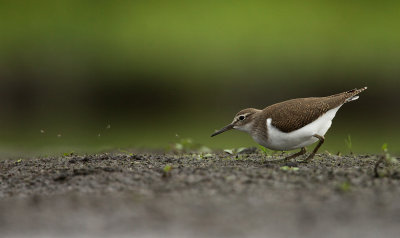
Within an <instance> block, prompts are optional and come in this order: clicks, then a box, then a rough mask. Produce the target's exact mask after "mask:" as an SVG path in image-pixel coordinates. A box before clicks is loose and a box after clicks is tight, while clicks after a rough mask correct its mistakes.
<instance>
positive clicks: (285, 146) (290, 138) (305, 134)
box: [254, 105, 341, 150]
mask: <svg viewBox="0 0 400 238" xmlns="http://www.w3.org/2000/svg"><path fill="white" fill-rule="evenodd" d="M340 107H341V105H340V106H339V107H336V108H334V109H331V110H329V111H328V112H326V113H325V114H324V115H323V116H321V117H319V118H318V119H317V120H315V121H313V122H312V123H310V124H308V125H307V126H304V127H302V128H300V129H297V130H295V131H292V132H289V133H286V132H282V131H280V130H279V129H277V128H276V127H274V126H273V125H272V119H271V118H268V119H267V122H266V123H267V129H268V140H267V141H259V140H258V138H254V140H255V141H256V142H257V143H259V144H260V145H262V146H265V147H267V148H269V149H272V150H294V149H297V148H301V147H304V146H308V145H311V144H313V143H315V142H317V141H318V139H317V138H315V137H314V136H313V135H315V134H318V135H320V136H324V135H325V133H326V132H327V131H328V129H329V128H330V127H331V125H332V119H333V118H334V117H335V115H336V112H337V111H338V110H339V108H340Z"/></svg>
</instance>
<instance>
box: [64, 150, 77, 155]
mask: <svg viewBox="0 0 400 238" xmlns="http://www.w3.org/2000/svg"><path fill="white" fill-rule="evenodd" d="M74 154H75V151H71V152H66V153H64V154H63V155H64V156H72V155H74Z"/></svg>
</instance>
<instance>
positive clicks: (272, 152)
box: [258, 145, 276, 156]
mask: <svg viewBox="0 0 400 238" xmlns="http://www.w3.org/2000/svg"><path fill="white" fill-rule="evenodd" d="M258 148H259V149H260V150H261V152H262V153H263V154H264V155H267V156H270V155H274V154H275V153H276V152H275V151H272V150H270V149H267V148H265V147H264V146H261V145H259V146H258Z"/></svg>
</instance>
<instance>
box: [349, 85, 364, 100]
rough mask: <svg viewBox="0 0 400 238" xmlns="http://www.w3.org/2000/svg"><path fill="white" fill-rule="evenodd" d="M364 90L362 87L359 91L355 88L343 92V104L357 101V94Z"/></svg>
mask: <svg viewBox="0 0 400 238" xmlns="http://www.w3.org/2000/svg"><path fill="white" fill-rule="evenodd" d="M365 89H367V87H363V88H360V89H356V88H355V89H352V90H349V91H347V92H344V94H345V98H346V99H345V102H351V101H354V100H357V99H358V98H359V96H358V95H357V94H359V93H361V92H362V91H364V90H365Z"/></svg>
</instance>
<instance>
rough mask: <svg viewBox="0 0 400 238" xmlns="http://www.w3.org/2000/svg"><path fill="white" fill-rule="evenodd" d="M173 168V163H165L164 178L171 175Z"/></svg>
mask: <svg viewBox="0 0 400 238" xmlns="http://www.w3.org/2000/svg"><path fill="white" fill-rule="evenodd" d="M171 170H172V166H171V165H169V164H167V165H165V166H164V168H163V170H162V172H163V174H162V176H163V177H164V178H166V177H169V176H170V175H171Z"/></svg>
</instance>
